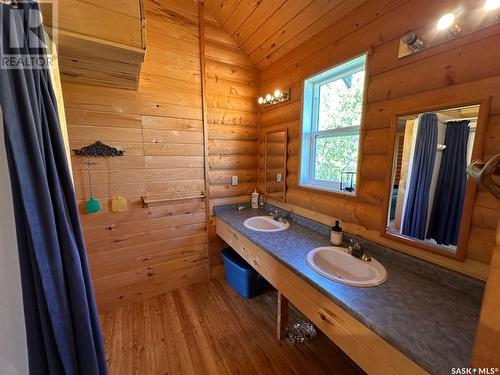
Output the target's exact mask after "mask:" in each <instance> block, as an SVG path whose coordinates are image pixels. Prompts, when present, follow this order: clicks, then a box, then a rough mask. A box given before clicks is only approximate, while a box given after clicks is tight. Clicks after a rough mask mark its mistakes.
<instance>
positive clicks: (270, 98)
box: [266, 94, 273, 102]
mask: <svg viewBox="0 0 500 375" xmlns="http://www.w3.org/2000/svg"><path fill="white" fill-rule="evenodd" d="M266 100H267V101H268V102H270V101H271V100H273V96H272V95H271V94H267V95H266Z"/></svg>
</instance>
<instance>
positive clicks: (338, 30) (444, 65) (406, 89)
mask: <svg viewBox="0 0 500 375" xmlns="http://www.w3.org/2000/svg"><path fill="white" fill-rule="evenodd" d="M458 3H459V2H458V1H456V0H445V1H439V2H433V3H429V2H428V1H423V0H422V1H420V0H419V1H411V2H409V1H405V0H399V1H387V0H376V1H370V2H367V3H365V4H364V5H362V6H360V7H359V8H357V9H356V11H355V12H352V13H350V14H348V15H347V16H346V17H344V18H342V19H341V20H340V21H339V22H337V23H335V24H333V25H331V26H330V27H328V28H327V29H325V30H324V31H322V32H319V33H318V34H317V35H315V36H314V37H312V38H310V39H309V40H307V41H305V42H304V43H303V44H302V45H300V46H298V47H297V48H295V49H293V50H291V51H288V53H287V54H285V55H283V56H282V57H281V58H280V59H279V60H277V61H276V62H274V63H272V64H270V65H269V66H267V67H266V68H264V69H263V70H262V73H261V94H265V93H267V92H272V90H274V89H276V88H281V89H287V88H291V89H292V92H291V100H290V102H287V103H285V104H282V105H278V106H275V107H272V108H270V109H264V110H263V112H262V114H261V130H260V134H259V136H260V139H261V142H262V141H263V139H264V136H265V132H266V131H268V130H278V129H282V128H287V129H288V132H289V145H288V154H289V160H288V163H287V167H288V173H289V175H288V178H287V184H288V192H287V203H289V204H292V205H295V206H298V207H300V208H304V209H308V210H312V211H314V212H316V213H318V214H325V215H329V216H332V217H335V218H339V219H341V220H343V221H345V222H346V223H350V224H354V226H353V228H354V229H355V231H357V232H358V233H360V234H363V235H365V236H367V237H369V238H371V239H373V240H375V241H377V240H378V241H382V239H381V237H380V235H379V228H380V221H381V213H382V210H385V207H382V202H383V194H384V191H385V188H384V187H385V181H386V178H387V176H385V173H386V172H385V171H386V165H387V164H388V162H389V158H390V155H388V146H389V145H388V144H387V138H388V134H389V127H390V121H391V114H393V113H395V112H399V111H408V110H411V109H413V108H414V109H416V110H418V108H419V107H423V106H428V105H433V104H436V103H449V104H453V102H457V101H464V100H477V99H483V98H488V97H491V98H492V101H491V109H490V120H489V124H488V129H487V135H486V142H485V144H484V157H485V158H488V157H489V156H491V155H494V154H496V153H498V152H500V143H499V142H498V139H499V134H500V126H499V125H500V122H499V120H498V119H499V115H500V95H499V93H498V92H499V91H498V90H499V88H500V65H498V64H494V63H492V61H497V60H498V58H499V56H498V49H497V48H496V46H497V45H498V41H499V40H500V39H499V38H500V26H493V27H490V28H488V29H485V30H482V31H479V32H476V33H474V34H471V35H469V36H466V37H463V38H460V39H457V40H454V41H450V42H449V43H447V44H445V45H443V46H439V47H435V48H431V49H429V50H426V51H424V52H423V53H418V54H415V55H413V56H409V57H407V58H404V59H398V58H397V45H398V43H399V38H400V37H401V35H402V34H403V33H404V32H405V31H407V30H412V29H415V28H418V27H421V26H423V25H426V24H429V25H431V24H432V23H433V22H434V21H435V19H436V18H437V17H438V16H439V15H440V14H442V13H443V12H444V11H445V10H446V9H450V8H453V6H457V5H458ZM367 51H368V52H369V58H368V65H369V66H368V69H369V70H368V74H369V78H368V88H367V101H368V103H367V107H366V114H365V120H364V124H363V125H364V131H363V134H362V145H363V151H362V156H361V175H360V178H361V185H360V192H359V197H358V198H357V199H352V198H347V197H344V196H342V195H338V194H328V193H322V192H320V191H312V190H307V189H304V188H301V187H299V186H298V168H299V153H300V111H301V94H302V92H301V90H302V82H303V80H304V79H305V78H306V77H308V76H310V75H312V74H314V73H317V72H320V71H322V70H324V69H327V68H329V67H331V66H334V65H336V64H339V63H341V62H343V61H345V60H347V59H349V58H352V57H354V56H357V55H360V54H362V53H365V52H367ZM262 151H263V150H262V148H261V152H260V159H261V165H262V159H263V157H264V155H263V152H262ZM261 180H262V175H261ZM499 209H500V207H499V205H498V202H496V200H495V199H493V197H491V195H490V194H489V193H486V192H482V191H478V193H477V195H476V199H475V205H474V210H473V214H472V223H471V231H470V236H469V243H468V249H467V259H466V261H465V262H464V263H463V264H460V262H455V261H448V260H445V261H442V260H440V259H438V258H436V257H433V261H437V262H438V263H449V264H452V267H454V268H456V269H461V270H463V271H464V272H467V273H471V274H474V275H476V276H482V277H485V276H486V272H487V268H488V267H487V265H488V264H489V262H490V257H491V253H492V250H493V248H494V239H495V229H496V222H497V221H498V217H499ZM385 243H386V244H389V245H392V246H394V247H395V248H399V247H400V245H399V244H397V243H394V242H393V241H388V240H385ZM436 259H437V260H436Z"/></svg>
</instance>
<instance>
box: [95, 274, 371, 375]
mask: <svg viewBox="0 0 500 375" xmlns="http://www.w3.org/2000/svg"><path fill="white" fill-rule="evenodd" d="M276 298H277V295H276V292H275V291H273V290H269V291H268V292H266V293H265V294H263V295H261V296H259V297H256V298H253V299H250V300H246V299H244V298H242V297H240V296H239V295H238V294H237V293H236V292H234V291H233V290H232V289H231V288H230V287H229V285H228V284H227V283H226V282H225V280H224V279H216V280H213V281H210V282H206V283H202V284H196V285H193V286H190V287H187V288H183V289H179V290H175V291H173V292H169V293H166V294H162V295H160V296H157V297H153V298H150V299H147V300H144V301H141V302H137V303H134V304H132V305H127V306H122V307H119V308H117V309H115V310H111V311H108V312H105V313H103V314H101V317H100V318H101V323H102V327H103V335H104V341H105V345H106V351H107V360H108V366H109V370H110V374H111V375H115V374H116V375H118V374H119V375H128V374H148V375H149V374H217V375H218V374H342V375H345V374H362V373H363V372H362V370H360V369H359V368H358V367H357V366H356V364H354V363H353V362H352V361H351V360H350V358H349V357H347V356H346V355H345V354H344V353H343V352H342V351H341V350H340V349H339V348H337V347H336V346H335V345H334V344H333V343H332V342H331V341H330V340H329V339H328V338H327V337H326V336H324V335H322V334H321V333H319V334H318V336H317V337H316V338H315V339H314V340H312V341H311V342H309V343H307V344H297V345H292V344H291V343H290V342H288V340H283V341H281V342H279V341H278V340H277V339H276V331H275V330H276ZM292 319H293V316H292Z"/></svg>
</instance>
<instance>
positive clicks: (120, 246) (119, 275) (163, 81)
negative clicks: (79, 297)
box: [63, 0, 257, 310]
mask: <svg viewBox="0 0 500 375" xmlns="http://www.w3.org/2000/svg"><path fill="white" fill-rule="evenodd" d="M145 8H146V17H147V53H146V60H145V63H144V64H143V67H142V71H141V76H140V85H139V90H138V91H129V90H121V89H113V88H104V87H96V86H86V85H81V84H77V83H71V82H64V84H63V92H64V99H65V109H66V115H67V120H68V128H69V139H70V144H71V148H77V147H81V146H84V145H87V144H89V143H92V142H94V141H96V140H102V141H104V142H106V143H108V144H110V145H113V146H116V147H119V148H122V149H123V150H125V156H123V157H120V158H117V159H114V160H102V159H99V160H95V162H96V164H94V165H92V166H91V170H92V182H93V193H94V196H95V197H96V198H97V199H99V200H100V201H101V205H102V211H101V212H99V213H97V214H92V215H89V214H87V213H85V212H84V204H85V200H86V199H88V196H89V193H90V191H89V181H88V176H87V174H86V171H85V167H84V165H83V160H81V159H79V158H76V157H73V160H72V162H73V173H74V177H75V189H76V194H77V199H78V201H79V203H80V206H81V221H82V226H83V230H84V236H85V240H86V244H87V251H88V256H89V261H90V266H91V273H92V276H93V279H94V287H95V293H96V297H97V301H98V305H99V308H100V309H101V310H104V309H107V308H108V307H113V306H116V305H118V304H125V303H130V302H132V301H135V300H138V299H142V298H145V297H148V296H152V295H155V294H160V293H163V292H166V291H168V290H172V289H176V288H179V287H182V286H185V285H189V284H192V283H196V282H201V281H204V280H207V279H208V276H209V273H208V266H209V257H208V240H207V212H208V209H209V204H208V202H205V201H204V200H201V199H192V200H186V201H179V202H174V203H168V204H160V205H154V206H150V207H149V208H143V207H142V201H141V196H142V195H148V196H149V197H150V198H152V199H155V198H172V197H182V196H193V195H199V194H200V192H201V191H206V190H209V192H210V193H211V194H212V196H213V197H214V198H220V199H223V198H225V197H234V196H238V195H241V194H245V195H247V192H249V191H250V190H253V186H252V184H253V183H254V182H255V181H256V165H257V131H256V129H257V115H256V107H255V105H254V103H255V98H256V95H257V85H256V83H255V82H256V80H257V71H256V70H255V69H254V68H253V66H252V65H251V63H249V60H248V58H246V57H245V56H244V55H243V54H242V53H241V52H240V51H239V50H238V49H237V48H235V47H234V45H231V41H230V40H229V39H228V38H227V36H226V35H225V34H224V32H222V31H221V30H220V28H219V27H218V25H217V24H216V23H215V21H213V20H211V19H210V17H208V20H207V21H206V31H205V34H206V43H205V46H206V58H207V64H206V72H207V80H206V83H207V84H206V88H207V91H206V94H207V95H206V103H207V117H208V135H209V144H208V153H209V165H210V174H209V179H210V186H209V187H208V188H207V186H205V175H204V171H205V169H204V167H205V148H204V127H203V119H204V112H203V105H202V104H203V98H202V77H201V62H202V59H201V55H200V29H199V13H198V12H199V10H198V4H197V2H194V1H178V0H147V1H145ZM93 161H94V160H93ZM252 169H255V171H253V170H252ZM234 174H237V175H239V177H240V182H241V183H240V185H239V186H238V187H234V188H233V187H230V186H228V182H229V181H230V176H231V175H234ZM117 185H119V186H118V187H117ZM117 194H120V195H122V196H124V197H126V198H127V201H128V206H129V210H128V211H127V212H125V213H112V212H110V210H109V202H110V199H111V198H112V197H114V196H115V195H117ZM248 194H249V193H248ZM214 262H215V263H218V262H219V260H218V255H217V254H215V256H214Z"/></svg>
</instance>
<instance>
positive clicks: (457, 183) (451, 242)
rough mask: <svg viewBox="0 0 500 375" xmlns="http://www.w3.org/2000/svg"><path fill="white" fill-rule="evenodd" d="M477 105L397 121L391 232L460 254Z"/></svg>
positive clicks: (389, 222)
mask: <svg viewBox="0 0 500 375" xmlns="http://www.w3.org/2000/svg"><path fill="white" fill-rule="evenodd" d="M478 113H479V106H478V105H476V106H468V107H460V108H452V109H446V110H440V111H435V112H432V113H421V114H416V115H410V116H402V117H399V118H398V121H397V130H396V138H395V145H394V158H393V167H392V180H391V182H392V191H391V195H390V197H389V207H388V210H389V212H388V220H387V233H388V234H392V235H396V236H400V237H404V238H407V239H411V240H415V241H417V242H421V243H424V244H428V245H431V246H437V247H439V248H440V249H441V250H446V251H447V252H450V253H452V254H454V253H456V251H457V243H458V239H459V232H460V222H461V220H462V211H463V206H464V199H465V191H466V184H467V174H466V167H467V165H468V164H469V162H470V161H471V154H472V148H473V144H474V136H475V129H476V125H477V118H478Z"/></svg>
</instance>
